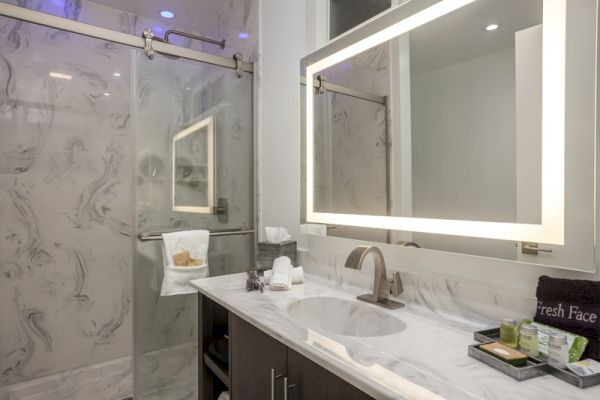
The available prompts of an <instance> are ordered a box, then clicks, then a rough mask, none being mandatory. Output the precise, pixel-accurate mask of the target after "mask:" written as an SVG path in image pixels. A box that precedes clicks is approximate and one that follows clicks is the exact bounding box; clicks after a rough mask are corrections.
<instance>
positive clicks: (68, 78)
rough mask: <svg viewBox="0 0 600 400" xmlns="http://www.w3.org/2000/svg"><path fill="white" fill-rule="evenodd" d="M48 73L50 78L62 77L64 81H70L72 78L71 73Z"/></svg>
mask: <svg viewBox="0 0 600 400" xmlns="http://www.w3.org/2000/svg"><path fill="white" fill-rule="evenodd" d="M48 75H49V76H50V78H56V79H64V80H66V81H70V80H71V79H73V77H72V76H71V75H68V74H61V73H60V72H50V73H49V74H48Z"/></svg>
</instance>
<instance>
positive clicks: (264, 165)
mask: <svg viewBox="0 0 600 400" xmlns="http://www.w3.org/2000/svg"><path fill="white" fill-rule="evenodd" d="M319 3H323V1H317V0H305V2H303V1H290V0H288V1H281V2H279V1H277V2H276V1H262V2H261V8H260V16H261V27H262V29H261V37H260V42H261V44H262V48H263V49H264V48H268V49H269V53H268V54H267V56H268V57H265V58H264V59H263V58H262V57H261V59H260V61H261V63H262V64H261V68H260V72H261V78H262V85H261V89H260V93H261V98H260V99H259V107H260V111H259V118H261V122H260V127H259V129H260V140H261V144H260V147H261V149H260V150H261V154H260V155H259V157H260V158H259V162H260V163H261V170H260V175H259V179H260V181H261V185H260V188H261V206H262V209H261V211H260V220H261V226H265V225H271V224H274V225H281V226H286V227H288V228H290V229H291V230H292V232H293V234H294V237H295V238H297V239H299V241H300V245H301V246H302V247H304V248H306V249H308V250H309V251H311V252H318V253H325V254H332V255H340V254H348V253H349V252H350V251H351V250H352V248H353V247H354V246H356V245H357V244H361V243H363V242H360V241H354V240H350V239H342V238H323V237H315V236H306V235H301V237H300V235H298V234H297V230H298V229H297V227H298V224H299V210H298V207H299V196H300V183H299V182H300V181H299V161H298V158H299V154H300V146H299V141H300V132H299V126H300V123H299V115H300V109H299V106H300V105H299V101H298V99H299V91H298V90H297V74H298V68H299V60H300V58H301V57H302V56H303V55H304V52H306V53H308V52H310V51H312V50H314V48H315V42H317V41H318V34H317V33H315V32H318V30H317V29H316V26H317V23H318V21H319V18H321V19H322V17H323V16H322V15H318V16H317V17H315V16H314V15H312V14H311V12H314V10H317V9H318V4H319ZM305 5H306V9H305ZM305 11H306V13H305ZM307 16H308V18H306V17H307ZM303 18H304V21H303ZM571 23H576V21H572V22H571ZM305 26H306V28H305ZM304 29H306V31H304ZM305 34H306V38H307V41H306V42H304V38H305ZM322 43H323V42H321V44H322ZM261 56H262V51H261ZM286 71H287V72H286ZM274 77H277V80H273V79H274ZM573 111H574V110H569V112H573ZM571 118H572V117H571ZM599 172H600V171H599ZM596 175H597V176H598V175H600V174H598V173H597V174H596ZM598 183H600V182H597V184H598ZM596 224H597V225H598V218H597V217H596ZM596 236H597V235H596ZM597 244H600V242H598V241H597ZM377 245H378V246H380V247H381V249H382V251H383V253H384V255H385V256H386V259H387V262H388V264H389V265H390V266H391V267H393V268H398V269H403V270H410V271H417V272H423V273H431V274H436V275H442V276H447V277H453V278H458V279H466V280H472V281H476V282H484V283H487V284H492V285H495V286H498V287H499V288H503V289H506V290H509V291H514V292H519V293H524V294H529V295H531V294H534V293H535V287H536V285H537V278H538V277H539V276H540V275H543V274H546V275H550V276H555V277H565V278H573V279H592V280H600V272H595V273H583V272H575V271H568V270H561V269H556V268H547V267H541V266H533V265H527V264H522V263H518V262H512V261H505V260H498V259H489V258H483V257H473V256H465V255H461V254H452V253H444V252H436V251H429V250H422V249H412V248H399V247H398V246H389V245H381V244H377Z"/></svg>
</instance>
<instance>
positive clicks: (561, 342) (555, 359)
mask: <svg viewBox="0 0 600 400" xmlns="http://www.w3.org/2000/svg"><path fill="white" fill-rule="evenodd" d="M568 362H569V345H568V344H567V337H566V336H565V335H563V334H560V333H557V334H552V335H550V338H549V339H548V364H550V365H551V366H553V367H555V368H561V369H564V368H565V366H566V364H567V363H568Z"/></svg>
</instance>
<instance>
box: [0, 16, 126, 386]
mask: <svg viewBox="0 0 600 400" xmlns="http://www.w3.org/2000/svg"><path fill="white" fill-rule="evenodd" d="M131 52H132V50H131V49H129V48H128V47H125V46H121V45H118V44H115V43H109V42H105V41H102V40H98V39H93V38H89V37H85V36H80V35H77V34H73V33H68V32H65V31H62V30H59V29H54V28H48V27H45V26H40V25H35V24H29V23H25V22H22V21H18V20H15V19H11V18H6V17H0V316H1V317H0V319H1V320H2V323H0V371H2V373H1V374H0V386H3V385H8V384H12V383H17V382H21V381H25V380H30V379H35V378H39V377H41V376H46V375H49V374H54V373H58V372H62V371H68V370H72V369H77V368H81V367H86V366H89V365H91V364H96V363H101V362H107V361H111V360H112V361H114V360H119V359H123V357H129V356H130V355H131V332H132V329H131V324H132V313H131V298H132V294H131V287H132V282H131V265H132V243H131V237H130V234H131V230H132V221H133V218H132V191H131V186H132V181H131V176H132V174H131V164H132V163H131V155H132V146H131V136H130V123H129V122H130V116H131V101H130V100H131V96H130V93H131V91H130V88H131V83H130V66H131ZM116 71H119V72H120V74H121V75H120V76H119V77H116V76H113V73H114V72H116ZM117 364H119V363H118V362H117ZM111 365H113V366H114V365H115V364H114V363H113V364H111ZM124 380H125V381H126V379H124ZM119 388H121V389H122V390H123V391H128V390H130V388H129V387H128V386H127V383H124V384H123V385H121V384H119ZM113 389H114V390H115V392H114V393H116V390H118V388H114V387H113V388H112V389H111V390H113ZM0 391H1V390H0ZM110 393H111V394H108V393H107V395H106V396H107V397H115V396H116V395H115V394H113V392H110ZM0 397H2V396H0ZM8 397H12V396H11V395H10V394H8ZM58 397H61V396H60V395H59V396H58Z"/></svg>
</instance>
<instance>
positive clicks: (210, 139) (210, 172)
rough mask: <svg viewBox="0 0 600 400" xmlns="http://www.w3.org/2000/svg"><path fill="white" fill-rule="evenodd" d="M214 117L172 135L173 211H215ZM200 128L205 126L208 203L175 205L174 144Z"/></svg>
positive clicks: (204, 212) (206, 212)
mask: <svg viewBox="0 0 600 400" xmlns="http://www.w3.org/2000/svg"><path fill="white" fill-rule="evenodd" d="M214 121H215V119H214V116H212V115H211V116H209V117H207V118H205V119H203V120H202V121H200V122H198V123H196V124H194V125H192V126H190V127H188V128H186V129H184V130H182V131H181V132H179V133H178V134H176V135H175V136H174V137H173V156H172V158H173V160H172V161H173V188H172V189H173V190H172V192H173V193H172V203H173V211H183V212H195V213H203V214H212V213H214V212H215V209H214V207H215V172H214V168H215V166H214V162H215V161H214V160H215V146H214V142H215V128H214V127H215V122H214ZM202 128H206V130H207V131H206V135H207V140H206V145H207V147H208V149H207V150H208V151H207V171H206V179H207V181H208V182H207V191H208V193H207V201H208V204H207V205H206V206H205V207H197V206H177V205H175V186H176V167H177V164H176V161H177V159H176V157H175V156H176V152H175V150H176V146H177V141H179V140H181V139H183V138H184V137H186V136H188V135H191V134H193V133H195V132H197V131H199V130H200V129H202Z"/></svg>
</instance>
